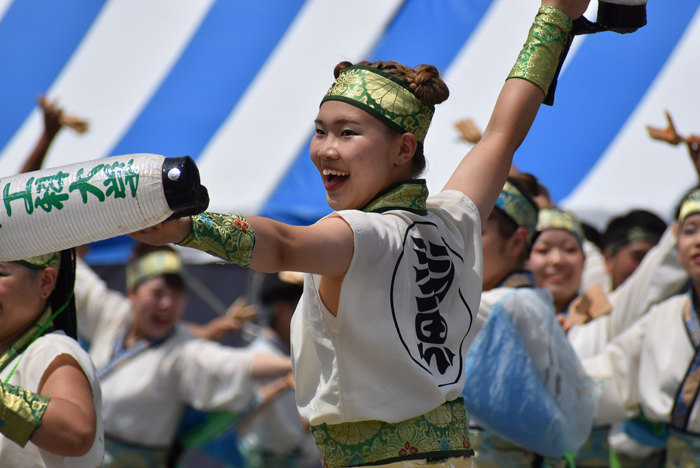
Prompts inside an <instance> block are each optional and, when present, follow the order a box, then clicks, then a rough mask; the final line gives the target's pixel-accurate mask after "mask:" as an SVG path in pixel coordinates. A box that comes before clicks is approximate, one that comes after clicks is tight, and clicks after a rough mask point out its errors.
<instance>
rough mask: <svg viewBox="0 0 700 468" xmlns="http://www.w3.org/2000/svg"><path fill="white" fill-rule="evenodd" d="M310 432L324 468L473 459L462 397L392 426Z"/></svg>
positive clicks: (376, 424) (352, 425)
mask: <svg viewBox="0 0 700 468" xmlns="http://www.w3.org/2000/svg"><path fill="white" fill-rule="evenodd" d="M311 432H313V434H314V437H316V444H317V445H318V447H319V448H320V449H321V454H322V455H323V466H324V468H340V467H346V466H371V465H376V464H379V463H392V462H396V461H401V460H419V459H442V458H449V457H471V456H473V455H474V451H473V450H472V448H471V444H470V443H469V428H468V427H467V414H466V412H465V408H464V399H463V398H462V397H460V398H457V399H456V400H454V401H448V402H447V403H444V404H443V405H440V406H438V407H437V408H435V409H434V410H432V411H430V412H428V413H426V414H424V415H422V416H418V417H415V418H411V419H407V420H405V421H402V422H400V423H396V424H392V423H387V422H383V421H360V422H348V423H341V424H331V425H328V424H320V425H318V426H312V427H311Z"/></svg>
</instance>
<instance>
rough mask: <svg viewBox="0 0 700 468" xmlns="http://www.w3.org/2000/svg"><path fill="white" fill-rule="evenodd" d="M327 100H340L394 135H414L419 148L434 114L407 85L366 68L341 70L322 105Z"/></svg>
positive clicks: (364, 66)
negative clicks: (382, 125)
mask: <svg viewBox="0 0 700 468" xmlns="http://www.w3.org/2000/svg"><path fill="white" fill-rule="evenodd" d="M326 101H343V102H346V103H348V104H352V105H353V106H356V107H359V108H360V109H362V110H365V111H367V112H369V113H370V114H372V115H373V116H375V117H377V118H378V119H379V120H381V121H382V122H385V123H386V124H388V125H389V126H390V127H391V128H393V129H394V130H396V131H397V132H400V133H412V134H414V135H415V136H416V139H417V140H418V143H420V145H421V147H422V146H423V142H424V141H425V135H426V134H427V133H428V128H429V127H430V121H431V119H432V118H433V113H434V109H433V108H431V107H428V106H426V105H424V104H423V103H422V102H421V101H420V99H418V97H417V96H416V95H415V93H414V92H413V90H412V89H411V87H410V86H409V85H408V84H407V83H405V82H403V81H401V80H400V79H398V78H397V77H395V76H393V75H390V74H388V73H385V72H383V71H381V70H378V69H376V68H372V67H368V66H366V65H355V66H353V67H349V68H346V69H345V70H343V71H342V72H341V73H340V76H339V77H338V79H337V80H335V83H333V86H331V89H329V90H328V93H326V96H325V97H324V98H323V100H322V101H321V104H323V103H324V102H326Z"/></svg>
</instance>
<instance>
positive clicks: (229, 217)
mask: <svg viewBox="0 0 700 468" xmlns="http://www.w3.org/2000/svg"><path fill="white" fill-rule="evenodd" d="M255 240H256V236H255V230H254V229H253V228H252V227H250V225H249V224H248V221H247V220H246V219H245V217H243V216H241V215H236V214H218V213H210V212H207V211H205V212H204V213H201V214H199V215H197V216H193V217H192V232H191V233H190V234H189V235H188V236H187V237H185V239H184V240H183V241H182V242H180V244H179V245H182V246H185V247H192V248H195V249H199V250H202V251H204V252H206V253H208V254H211V255H214V256H216V257H219V258H221V259H223V260H226V261H227V262H231V263H235V264H236V265H240V266H248V265H250V260H251V259H252V257H253V248H254V247H255Z"/></svg>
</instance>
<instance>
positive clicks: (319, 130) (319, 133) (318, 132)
mask: <svg viewBox="0 0 700 468" xmlns="http://www.w3.org/2000/svg"><path fill="white" fill-rule="evenodd" d="M316 135H325V133H323V130H321V129H320V128H317V129H316Z"/></svg>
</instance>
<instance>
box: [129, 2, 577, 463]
mask: <svg viewBox="0 0 700 468" xmlns="http://www.w3.org/2000/svg"><path fill="white" fill-rule="evenodd" d="M587 5H588V0H545V1H543V2H542V8H540V10H539V12H538V14H537V16H536V18H535V22H534V24H533V27H532V29H531V31H530V36H529V37H528V41H527V43H526V44H525V46H524V48H523V51H522V53H521V54H520V57H519V58H518V61H517V63H516V65H515V66H514V67H513V70H512V71H511V74H510V75H509V77H508V78H509V79H508V80H507V81H506V83H505V85H504V87H503V90H502V92H501V94H500V96H499V98H498V101H497V103H496V106H495V109H494V111H493V114H492V117H491V120H490V122H489V124H488V126H487V128H486V130H485V132H484V136H483V138H482V139H481V141H480V142H479V143H478V144H477V145H476V146H475V147H474V148H473V149H472V150H471V151H470V153H469V155H468V156H467V157H465V158H464V159H463V161H462V162H461V163H460V164H459V166H458V167H457V169H456V170H455V172H454V174H453V175H452V177H451V178H450V179H449V180H448V181H447V184H446V185H445V187H444V189H443V190H442V191H441V192H440V193H439V194H436V195H432V196H430V197H429V196H428V193H427V188H426V185H425V181H423V180H420V179H414V177H416V176H418V174H420V172H421V171H422V169H423V166H424V161H423V145H424V143H425V142H426V140H425V136H426V133H427V131H428V128H429V125H430V120H431V118H432V115H433V112H434V106H435V105H436V104H439V103H441V102H442V101H444V100H445V99H446V98H447V96H448V91H447V87H446V86H445V84H444V82H443V81H442V80H441V79H440V77H439V75H438V72H437V70H436V69H435V68H434V67H432V66H426V65H423V66H420V67H418V68H417V69H412V68H409V67H406V66H404V65H401V64H398V63H396V62H374V63H365V62H363V63H361V64H359V65H355V66H351V64H349V63H341V64H340V65H338V66H337V67H336V69H335V77H336V80H335V82H334V83H333V85H332V86H331V88H330V90H329V91H328V93H327V94H326V96H325V97H324V98H323V101H322V102H321V105H320V109H319V112H318V115H317V117H316V119H315V127H316V134H315V135H314V137H313V139H312V142H311V154H310V156H311V159H312V161H313V163H314V164H315V166H316V168H317V169H318V171H319V174H320V176H321V181H322V183H323V184H324V186H325V188H326V198H327V200H328V203H329V205H330V206H331V208H333V209H334V210H336V212H335V213H333V214H331V215H330V216H328V217H326V218H324V219H322V220H320V221H319V222H317V223H316V224H314V225H312V226H308V227H299V226H289V225H285V224H282V223H279V222H276V221H273V220H270V219H265V218H260V217H250V218H244V217H242V216H239V215H221V214H215V213H202V214H201V215H199V216H196V217H193V219H191V220H190V219H181V220H175V221H170V222H167V223H163V224H161V225H159V226H157V227H156V228H153V229H149V230H146V232H141V233H139V234H137V235H135V237H137V238H139V239H140V240H142V241H144V242H149V243H156V244H160V243H166V242H179V243H180V244H181V245H185V246H189V247H193V248H198V249H201V250H204V251H207V252H209V253H212V254H214V255H216V256H219V257H221V258H223V259H225V260H227V261H231V262H234V263H237V264H240V265H245V266H248V265H250V266H251V267H253V268H255V269H257V270H261V271H265V272H276V271H282V270H293V271H302V272H306V273H307V275H306V280H305V291H304V295H303V296H302V299H301V301H300V304H299V306H298V308H297V311H296V313H295V316H294V321H293V326H292V339H291V342H292V355H293V358H294V362H295V377H296V380H297V387H296V391H297V405H298V407H299V411H300V414H301V415H302V416H303V417H305V418H306V419H307V420H309V421H310V423H311V425H312V430H313V432H314V435H315V436H316V441H317V444H318V445H319V447H320V448H321V451H322V453H323V457H324V464H325V465H327V466H329V467H332V468H335V467H342V466H348V465H359V466H361V465H369V464H372V465H376V466H384V465H387V466H408V465H407V463H410V462H409V460H415V463H416V465H414V466H421V464H425V463H428V460H430V463H434V465H435V466H445V467H454V466H459V467H462V466H469V465H470V464H471V460H470V459H469V457H471V455H472V454H473V451H472V450H471V445H470V443H469V438H468V430H467V426H466V420H465V413H464V402H463V401H462V399H461V398H460V397H459V396H460V393H461V390H462V388H463V387H464V373H463V372H462V369H463V361H464V357H465V352H466V348H467V346H468V344H469V343H470V342H471V340H472V339H473V334H470V333H469V331H470V327H471V322H472V320H473V318H474V315H475V314H476V312H477V310H478V307H479V297H480V293H481V284H482V255H481V238H480V235H481V220H486V219H488V217H489V214H490V213H491V210H492V209H493V207H494V204H495V203H496V200H497V199H498V196H499V194H500V192H501V187H503V184H504V183H505V181H506V177H507V175H508V172H509V169H510V166H511V161H512V157H513V154H514V152H515V150H516V149H517V148H518V147H519V145H520V144H521V142H522V141H523V139H524V138H525V136H526V135H527V132H528V131H529V128H530V126H531V124H532V122H533V120H534V118H535V116H536V114H537V111H538V109H539V106H540V104H541V103H542V101H543V100H544V98H545V96H546V95H547V94H548V92H549V86H550V84H551V83H552V80H553V77H554V74H555V71H556V69H557V66H558V64H559V61H560V59H561V57H562V53H563V51H564V49H565V47H566V46H567V44H568V41H569V37H570V36H569V32H570V30H571V27H572V22H571V18H578V17H579V16H581V15H582V14H583V12H584V11H585V10H586V8H587ZM429 433H430V434H432V436H431V438H429V437H428V434H429ZM406 434H412V435H411V436H410V437H405V436H404V435H406ZM438 436H439V437H438ZM435 437H438V438H437V439H435ZM429 440H442V441H443V442H442V443H441V444H440V446H437V445H434V444H432V443H430V442H429ZM448 459H449V460H448ZM431 466H432V465H431Z"/></svg>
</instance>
